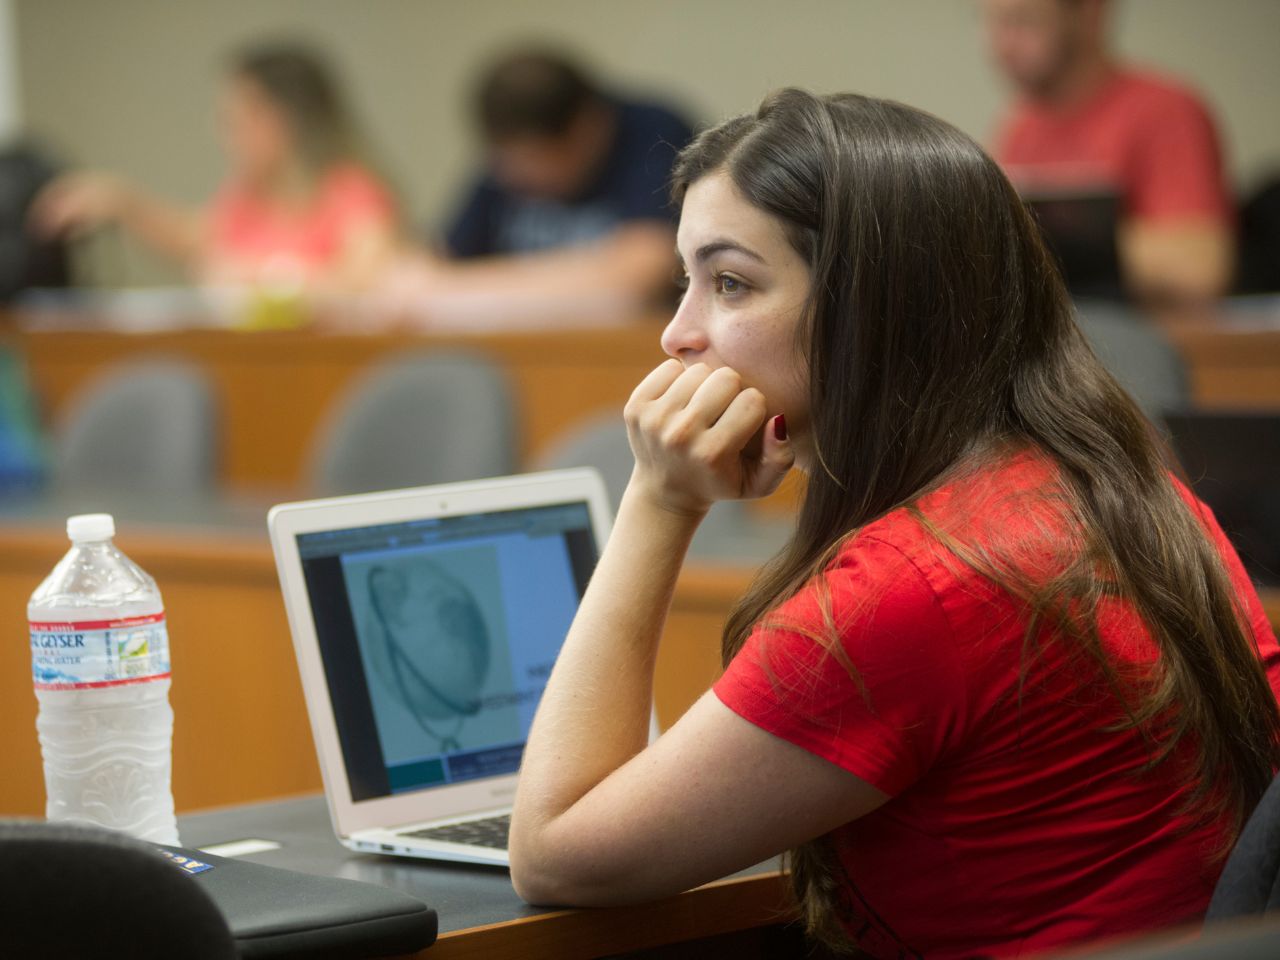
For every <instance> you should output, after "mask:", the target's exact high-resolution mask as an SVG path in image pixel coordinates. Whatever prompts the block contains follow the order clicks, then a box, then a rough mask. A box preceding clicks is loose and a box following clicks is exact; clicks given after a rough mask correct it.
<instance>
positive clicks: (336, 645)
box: [268, 470, 656, 864]
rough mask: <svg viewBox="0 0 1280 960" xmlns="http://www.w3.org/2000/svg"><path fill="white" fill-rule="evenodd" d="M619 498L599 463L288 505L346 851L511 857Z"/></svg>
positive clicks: (298, 616)
mask: <svg viewBox="0 0 1280 960" xmlns="http://www.w3.org/2000/svg"><path fill="white" fill-rule="evenodd" d="M608 503H609V501H608V496H607V494H606V492H605V487H604V483H603V481H602V480H601V479H600V476H599V474H598V473H596V472H595V471H594V470H561V471H553V472H548V473H540V474H527V475H525V476H519V477H507V478H500V479H496V480H481V481H476V482H473V483H458V484H447V485H442V486H435V487H420V488H416V489H410V490H399V491H391V492H388V493H374V494H364V495H360V496H352V497H340V498H334V499H327V500H315V501H309V502H304V503H292V504H283V505H281V506H277V507H275V508H274V509H272V511H271V513H270V515H269V517H268V526H269V528H270V533H271V543H272V549H273V550H274V552H275V556H276V563H277V567H278V570H279V574H280V584H281V588H282V590H283V592H284V600H285V607H286V609H287V611H288V615H289V625H290V629H291V632H292V634H293V640H294V646H295V649H296V653H297V657H298V667H299V671H300V673H301V677H302V688H303V693H304V695H305V697H306V703H307V712H308V714H309V716H310V719H311V728H312V733H313V735H314V737H315V742H316V751H317V753H318V755H319V760H320V770H321V772H322V774H323V777H324V785H325V796H326V799H327V800H328V804H329V812H330V815H331V817H332V820H333V825H334V829H335V831H336V832H337V834H338V838H339V839H340V840H341V842H342V843H343V844H344V845H346V846H347V847H350V848H351V849H353V850H361V851H369V852H375V853H388V854H399V855H407V856H421V857H429V858H435V859H443V860H462V861H468V862H476V863H492V864H506V863H507V850H506V846H507V844H506V830H507V825H508V823H509V815H510V810H511V801H512V798H513V796H514V793H515V786H516V771H517V769H518V768H519V765H520V760H521V756H522V755H523V751H524V744H525V740H526V739H527V737H528V732H529V726H530V723H531V722H532V720H533V715H534V711H535V710H536V708H537V706H538V700H539V698H540V697H541V694H542V691H543V689H544V688H545V686H546V682H547V677H548V676H549V674H550V672H551V667H552V665H553V664H554V662H555V658H556V656H557V655H558V653H559V650H560V646H561V643H562V642H563V640H564V637H565V634H566V633H567V631H568V629H569V625H570V623H571V622H572V620H573V617H574V614H575V613H576V612H577V609H578V603H579V601H580V600H581V597H582V594H583V592H584V591H585V590H586V586H587V581H588V579H589V578H590V576H591V573H592V570H593V569H594V568H595V564H596V561H597V559H598V557H599V554H600V549H601V546H602V544H603V542H604V540H605V538H606V537H607V536H608V532H609V525H610V511H609V506H608ZM655 729H656V728H655Z"/></svg>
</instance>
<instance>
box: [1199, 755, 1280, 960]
mask: <svg viewBox="0 0 1280 960" xmlns="http://www.w3.org/2000/svg"><path fill="white" fill-rule="evenodd" d="M1276 910H1280V777H1277V778H1276V779H1275V780H1272V781H1271V786H1269V787H1268V788H1267V791H1266V793H1264V794H1263V795H1262V799H1261V800H1260V801H1258V805H1257V807H1255V808H1254V811H1253V813H1252V814H1250V815H1249V820H1248V822H1247V823H1245V825H1244V829H1243V830H1241V831H1240V836H1239V837H1238V838H1237V839H1236V845H1235V847H1233V848H1232V850H1231V856H1229V857H1228V858H1227V862H1226V865H1225V866H1224V867H1223V869H1222V874H1221V876H1219V877H1218V884H1217V886H1215V887H1214V889H1213V899H1212V900H1210V901H1209V911H1208V913H1207V914H1206V915H1205V921H1206V922H1207V923H1209V924H1216V923H1218V922H1220V921H1223V920H1231V919H1234V918H1236V917H1247V916H1254V915H1257V914H1261V913H1269V912H1272V911H1276ZM1277 955H1278V956H1280V954H1277Z"/></svg>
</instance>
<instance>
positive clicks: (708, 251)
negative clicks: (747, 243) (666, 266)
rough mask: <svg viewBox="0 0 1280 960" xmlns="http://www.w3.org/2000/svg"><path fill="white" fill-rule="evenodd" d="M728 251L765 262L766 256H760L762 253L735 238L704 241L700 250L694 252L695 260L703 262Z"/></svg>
mask: <svg viewBox="0 0 1280 960" xmlns="http://www.w3.org/2000/svg"><path fill="white" fill-rule="evenodd" d="M726 251H735V252H737V253H740V254H742V255H743V256H745V257H750V258H751V259H752V260H755V261H758V262H759V263H764V262H765V259H764V257H762V256H760V254H758V253H756V252H755V251H754V250H752V249H751V248H750V247H744V246H743V245H742V244H740V243H736V242H735V241H733V240H712V241H711V242H710V243H704V244H703V245H702V246H700V247H699V248H698V252H697V253H695V254H694V260H695V261H696V262H698V263H702V262H704V261H706V260H709V259H710V258H711V257H714V256H715V255H716V254H717V253H724V252H726Z"/></svg>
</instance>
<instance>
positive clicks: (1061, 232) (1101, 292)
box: [1020, 186, 1125, 300]
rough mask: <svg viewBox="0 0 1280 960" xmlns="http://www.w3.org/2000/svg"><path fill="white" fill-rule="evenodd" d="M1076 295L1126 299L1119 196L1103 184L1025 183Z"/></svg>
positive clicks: (1024, 190)
mask: <svg viewBox="0 0 1280 960" xmlns="http://www.w3.org/2000/svg"><path fill="white" fill-rule="evenodd" d="M1020 193H1021V195H1022V199H1023V201H1024V202H1025V203H1026V204H1027V206H1028V207H1029V208H1030V210H1031V213H1032V215H1033V216H1034V217H1035V219H1036V221H1037V222H1038V223H1039V224H1040V229H1041V232H1042V234H1043V236H1044V239H1045V242H1046V243H1047V244H1048V246H1049V249H1050V250H1051V251H1052V252H1053V255H1054V256H1055V257H1056V258H1057V260H1058V265H1059V266H1060V267H1061V269H1062V275H1063V279H1064V280H1065V281H1066V284H1067V289H1068V290H1069V291H1070V292H1071V295H1072V296H1073V297H1098V298H1103V299H1108V300H1122V299H1125V289H1124V281H1123V278H1122V275H1121V270H1120V250H1119V243H1118V234H1119V229H1120V214H1121V207H1120V197H1119V196H1118V195H1117V194H1116V193H1114V192H1112V191H1110V190H1107V189H1105V188H1101V187H1083V186H1082V187H1070V188H1069V187H1063V188H1060V189H1050V188H1045V187H1035V188H1031V187H1023V188H1021V189H1020Z"/></svg>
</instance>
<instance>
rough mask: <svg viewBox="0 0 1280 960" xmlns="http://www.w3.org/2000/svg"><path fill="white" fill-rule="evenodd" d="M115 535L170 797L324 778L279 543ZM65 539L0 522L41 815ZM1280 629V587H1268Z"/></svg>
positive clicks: (700, 676) (690, 680)
mask: <svg viewBox="0 0 1280 960" xmlns="http://www.w3.org/2000/svg"><path fill="white" fill-rule="evenodd" d="M118 542H119V545H120V547H121V549H123V550H124V551H125V552H126V553H128V554H129V556H131V557H132V558H133V559H134V560H135V561H136V562H137V563H138V564H139V565H141V566H142V568H143V569H145V570H147V571H148V572H149V573H151V574H152V575H153V576H154V577H155V578H156V580H157V581H158V582H159V584H160V589H161V592H162V594H163V596H164V601H165V608H166V611H167V613H168V620H169V636H170V644H171V649H172V657H173V675H174V680H173V688H172V692H171V701H172V703H173V708H174V713H175V718H176V719H175V726H174V768H173V793H174V802H175V804H176V805H177V808H178V809H179V810H180V811H186V810H193V809H199V808H206V807H211V806H219V805H224V804H235V803H247V802H251V801H254V800H263V799H269V798H272V797H281V796H292V795H296V794H300V793H306V792H313V791H317V790H319V789H321V781H320V772H319V768H318V766H317V763H316V759H315V749H314V747H313V745H312V739H311V729H310V726H309V723H308V720H307V715H306V709H305V704H304V703H303V699H302V688H301V685H300V683H299V680H298V672H297V667H296V663H295V659H294V653H293V645H292V641H291V640H290V636H289V629H288V623H287V621H286V618H285V612H284V604H283V602H282V601H281V599H280V588H279V583H278V580H277V578H276V571H275V564H274V561H273V559H272V556H271V550H270V547H269V545H268V544H267V543H266V541H265V540H264V539H262V538H261V537H253V536H238V537H232V536H217V535H210V536H206V537H196V536H193V535H192V534H191V533H190V531H187V532H179V531H176V530H175V531H171V532H164V531H153V532H150V533H146V534H140V535H133V534H128V533H126V534H125V535H123V536H121V537H120V538H119V541H118ZM65 550H66V541H65V538H64V537H63V536H62V535H61V533H60V532H59V531H53V530H48V529H37V530H30V529H26V530H23V529H14V528H4V527H0V610H2V611H5V613H4V615H3V617H2V618H0V635H4V636H7V637H9V638H11V642H7V643H0V756H3V757H4V777H3V779H0V815H5V814H26V815H37V814H41V813H42V812H43V804H44V779H43V773H42V771H41V767H40V751H39V745H38V743H37V741H36V732H35V716H36V700H35V696H34V694H33V693H32V690H31V663H30V659H29V657H30V654H29V651H28V648H27V645H26V644H25V643H23V642H21V641H19V640H18V638H19V637H22V636H24V635H25V633H26V624H25V619H24V617H25V609H26V601H27V597H28V596H29V595H30V593H31V591H32V590H33V589H34V588H35V586H36V584H37V583H39V581H40V580H41V578H43V577H44V576H45V575H46V574H47V573H48V571H49V570H50V569H52V567H53V564H54V563H55V562H56V560H57V559H58V557H60V556H61V555H62V554H63V553H64V552H65ZM750 577H751V571H749V570H745V569H740V568H727V567H726V568H713V567H698V566H690V567H688V568H686V570H685V571H684V573H683V574H682V575H681V578H680V581H679V584H678V585H677V589H676V593H675V598H674V601H673V605H672V610H671V614H670V616H669V617H668V621H667V629H666V632H665V634H664V639H663V644H662V647H661V649H660V651H659V654H658V661H657V672H656V677H655V700H656V705H657V710H658V721H659V723H660V725H661V726H662V727H663V728H666V727H669V726H670V725H671V724H672V723H674V722H675V721H676V720H677V719H678V718H679V717H680V715H681V714H682V713H684V711H685V710H687V709H688V707H689V706H690V705H691V704H692V703H693V701H694V700H696V699H697V698H698V697H699V696H701V695H702V694H703V693H704V692H705V691H706V690H707V688H708V687H709V686H710V684H711V683H712V682H713V681H714V680H715V678H716V677H717V676H718V674H719V669H720V653H719V650H720V631H721V628H722V627H723V625H724V619H725V617H726V615H727V614H728V611H729V609H730V607H731V606H732V605H733V603H734V602H735V601H736V600H737V598H738V597H739V596H741V595H742V593H743V592H744V591H745V590H746V587H747V584H748V582H749V581H750ZM1264 603H1265V604H1266V606H1267V612H1268V616H1269V617H1270V618H1271V622H1272V624H1273V625H1275V626H1276V627H1277V629H1280V591H1272V592H1269V593H1267V594H1266V595H1265V597H1264Z"/></svg>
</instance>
